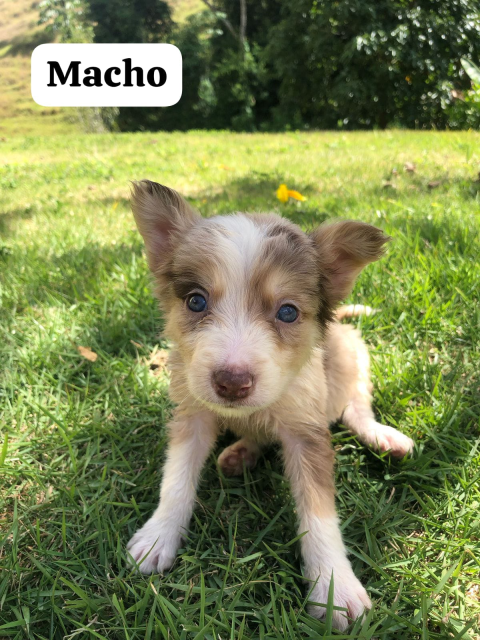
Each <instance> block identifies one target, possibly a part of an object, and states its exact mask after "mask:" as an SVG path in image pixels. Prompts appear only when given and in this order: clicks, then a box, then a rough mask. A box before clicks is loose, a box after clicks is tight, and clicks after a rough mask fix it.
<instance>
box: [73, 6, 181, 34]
mask: <svg viewBox="0 0 480 640" xmlns="http://www.w3.org/2000/svg"><path fill="white" fill-rule="evenodd" d="M85 2H86V5H87V15H88V17H89V19H90V20H91V21H92V23H93V25H94V26H93V33H94V41H95V42H161V41H162V40H164V39H165V38H167V37H168V35H169V34H170V32H171V30H172V26H173V21H172V16H171V11H170V7H169V5H168V4H167V2H164V0H85Z"/></svg>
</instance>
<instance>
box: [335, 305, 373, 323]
mask: <svg viewBox="0 0 480 640" xmlns="http://www.w3.org/2000/svg"><path fill="white" fill-rule="evenodd" d="M379 311H380V309H372V307H367V306H366V305H364V304H346V305H344V306H343V307H339V308H338V309H337V310H336V312H335V319H336V320H344V319H345V318H358V316H373V315H374V314H375V313H378V312H379Z"/></svg>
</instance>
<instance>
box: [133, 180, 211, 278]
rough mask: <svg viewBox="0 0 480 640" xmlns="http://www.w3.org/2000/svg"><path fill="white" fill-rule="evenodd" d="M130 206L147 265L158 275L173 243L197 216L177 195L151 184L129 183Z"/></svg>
mask: <svg viewBox="0 0 480 640" xmlns="http://www.w3.org/2000/svg"><path fill="white" fill-rule="evenodd" d="M131 203H132V211H133V215H134V217H135V222H136V223H137V227H138V230H139V231H140V233H141V234H142V237H143V239H144V241H145V248H146V251H147V260H148V265H149V267H150V269H151V270H152V271H153V273H157V272H158V271H159V269H161V267H162V265H163V264H165V262H166V261H168V259H169V256H170V253H171V249H172V247H173V246H174V244H175V242H176V240H177V239H178V238H179V237H180V236H181V235H182V234H183V233H185V232H186V231H187V230H188V229H189V228H190V227H192V226H193V225H194V224H195V222H196V221H198V220H199V219H200V216H199V215H198V213H196V212H195V211H194V210H193V209H192V208H191V207H190V205H189V204H187V202H185V200H184V199H183V198H182V197H181V196H180V195H179V194H178V193H177V192H176V191H174V190H173V189H169V188H168V187H164V186H163V185H161V184H158V182H151V181H150V180H141V181H140V182H133V183H132V197H131Z"/></svg>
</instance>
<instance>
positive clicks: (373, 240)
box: [310, 220, 390, 307]
mask: <svg viewBox="0 0 480 640" xmlns="http://www.w3.org/2000/svg"><path fill="white" fill-rule="evenodd" d="M310 237H311V238H312V239H313V241H314V243H315V245H316V248H317V254H318V259H319V263H320V269H321V273H322V276H323V278H324V287H325V289H326V291H325V293H326V296H327V298H328V302H329V304H330V305H331V306H332V307H333V306H335V305H337V304H338V303H339V302H341V301H342V300H343V299H344V298H346V297H347V296H348V294H349V293H350V291H351V290H352V287H353V284H354V282H355V278H356V277H357V276H358V274H359V273H360V271H361V270H362V269H363V268H364V267H365V266H366V265H367V264H369V263H370V262H374V261H375V260H378V259H379V258H381V257H382V255H383V254H384V251H385V246H384V245H385V243H386V242H388V241H389V240H390V237H389V236H387V235H385V234H384V233H383V231H381V230H380V229H377V227H373V226H372V225H370V224H366V223H364V222H356V221H353V220H345V221H340V222H334V223H331V224H324V225H321V226H320V227H319V228H318V229H316V230H315V231H314V232H313V233H312V234H311V236H310Z"/></svg>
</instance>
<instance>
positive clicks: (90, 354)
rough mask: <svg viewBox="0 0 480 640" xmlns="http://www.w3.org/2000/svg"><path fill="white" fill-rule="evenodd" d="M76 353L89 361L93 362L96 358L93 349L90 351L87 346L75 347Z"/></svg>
mask: <svg viewBox="0 0 480 640" xmlns="http://www.w3.org/2000/svg"><path fill="white" fill-rule="evenodd" d="M77 349H78V353H79V354H80V355H81V356H83V357H84V358H85V360H89V361H90V362H95V360H96V359H97V358H98V354H97V353H95V351H92V350H91V349H90V348H89V347H77Z"/></svg>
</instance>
